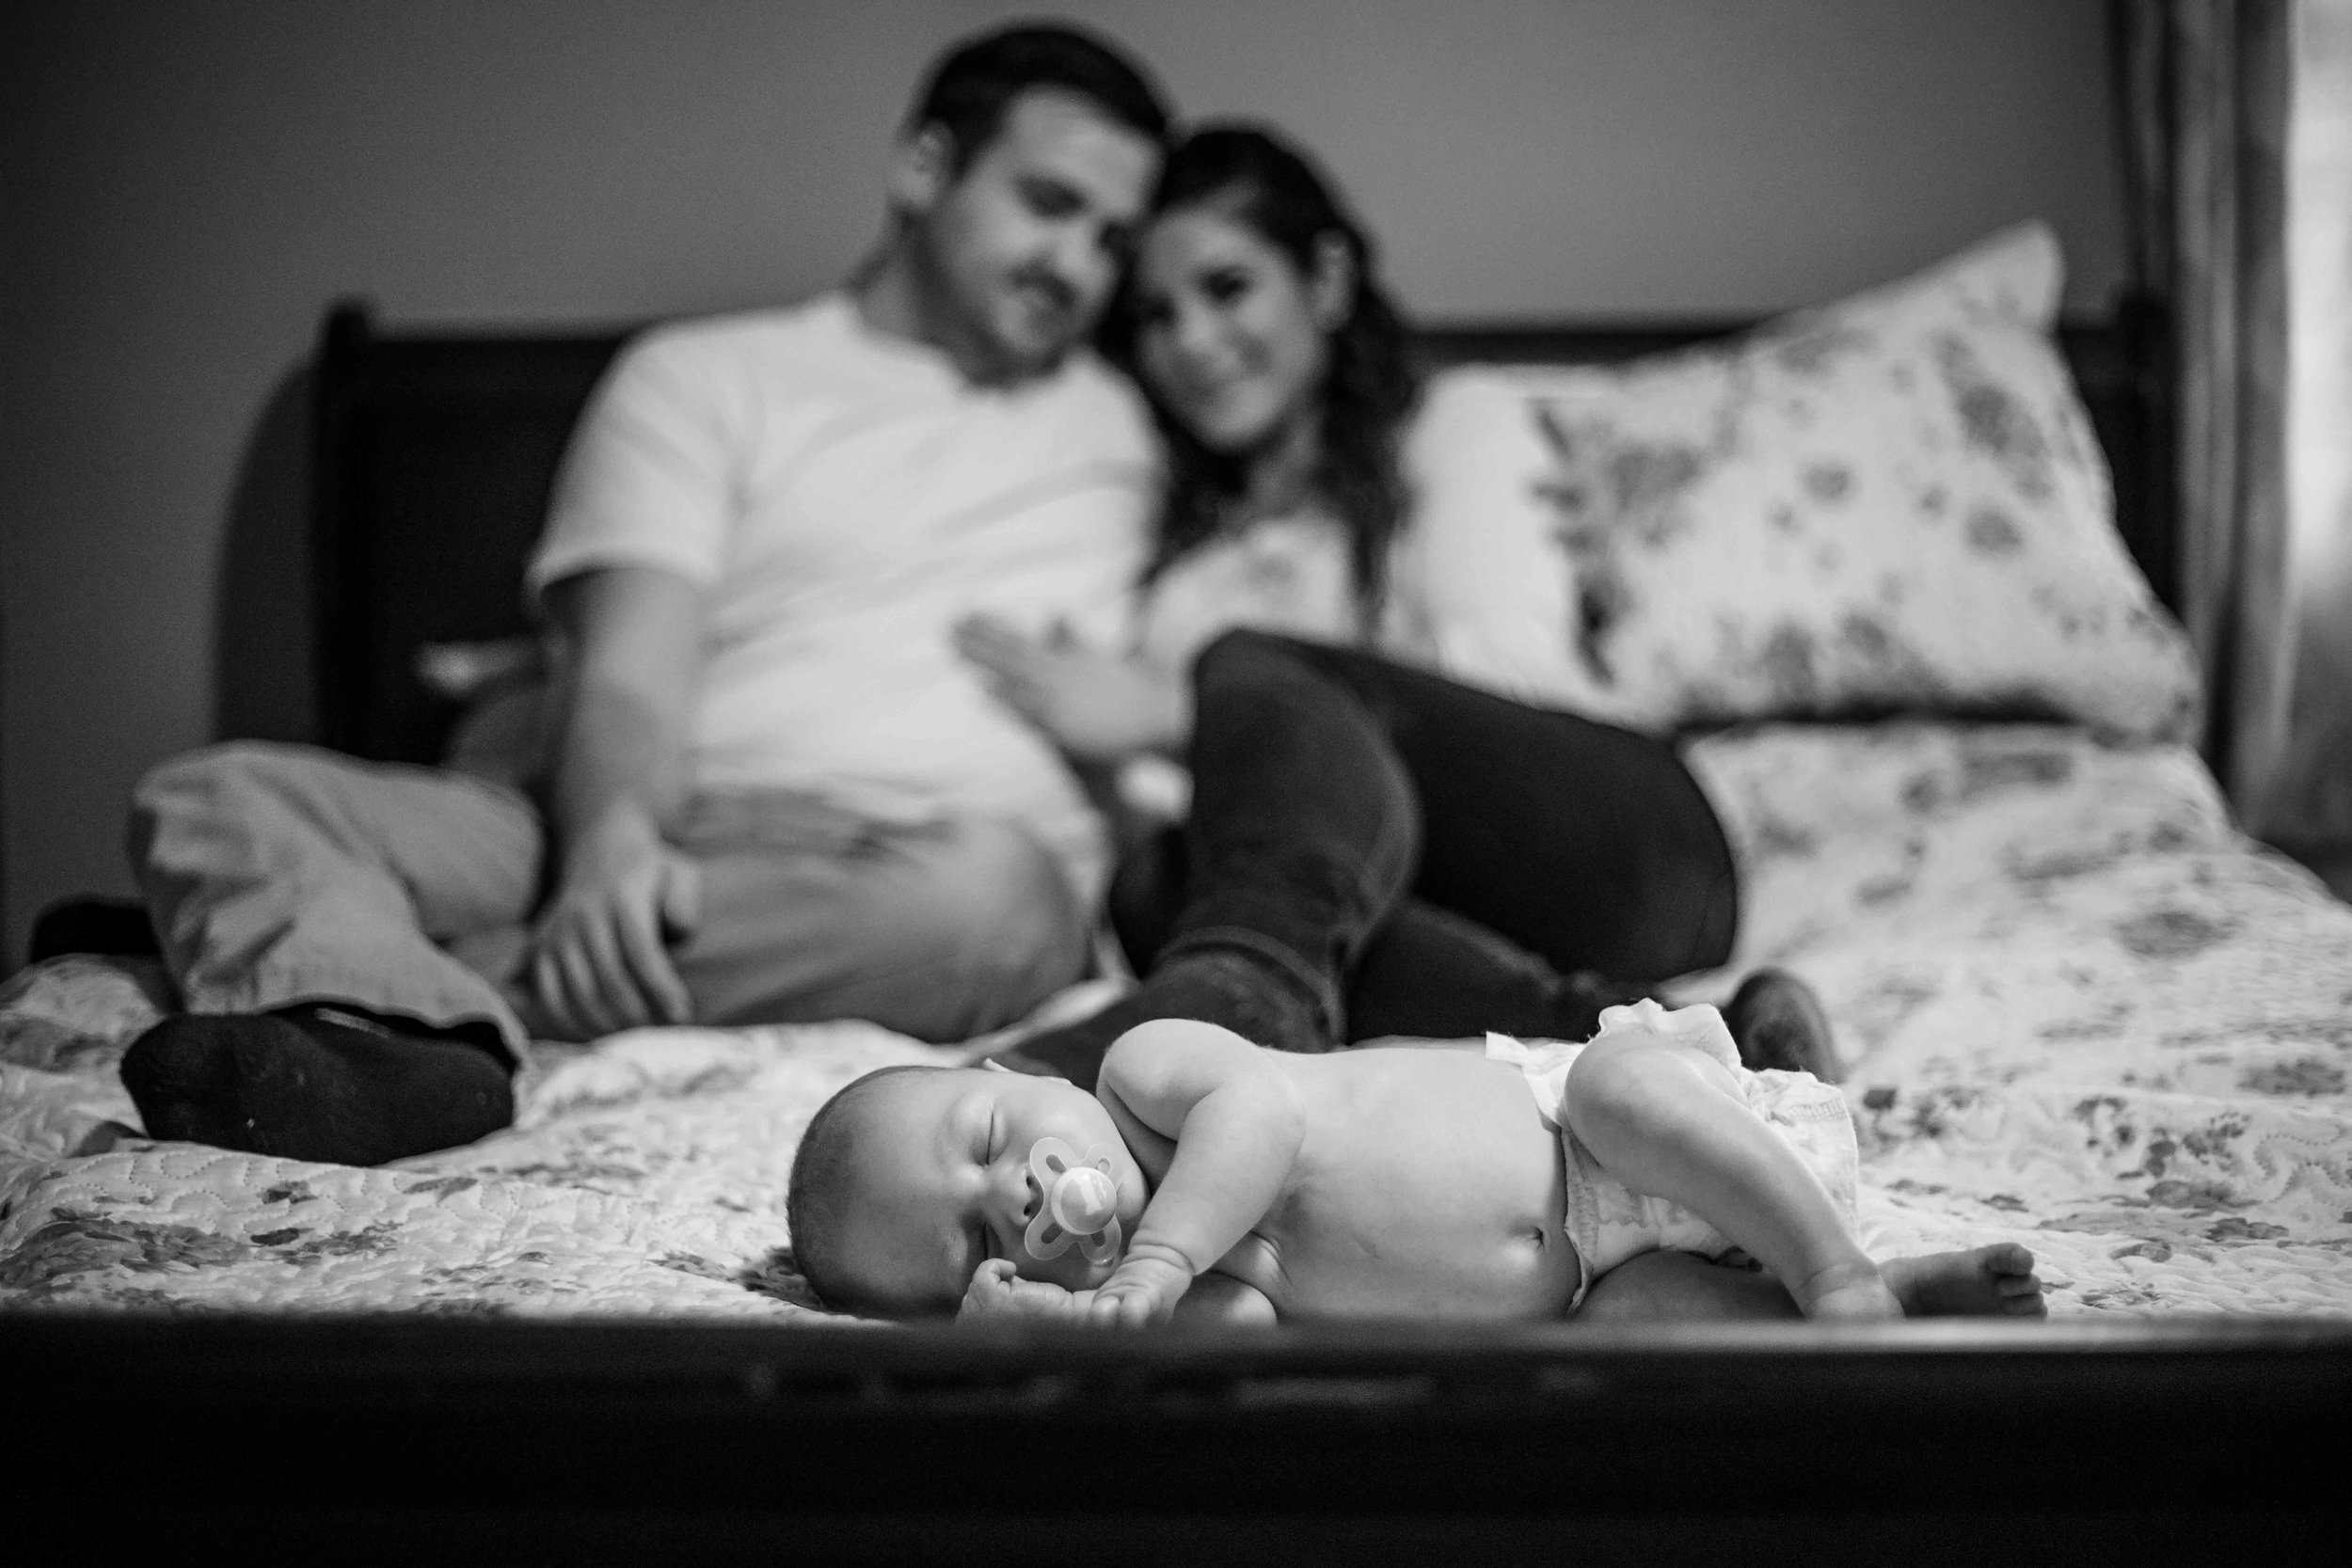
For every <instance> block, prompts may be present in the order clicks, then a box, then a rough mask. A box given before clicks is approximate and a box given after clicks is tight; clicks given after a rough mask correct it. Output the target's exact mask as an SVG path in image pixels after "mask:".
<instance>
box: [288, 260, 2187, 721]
mask: <svg viewBox="0 0 2352 1568" xmlns="http://www.w3.org/2000/svg"><path fill="white" fill-rule="evenodd" d="M1750 325H1754V323H1753V322H1749V321H1731V320H1716V321H1687V322H1677V323H1653V324H1646V325H1622V324H1621V325H1578V324H1574V323H1565V322H1564V323H1549V324H1546V323H1523V324H1512V325H1482V326H1468V325H1465V326H1448V327H1438V328H1434V329H1431V330H1428V331H1425V332H1424V333H1423V334H1422V349H1423V352H1424V355H1425V356H1426V357H1427V359H1428V361H1429V362H1430V363H1431V364H1433V365H1436V366H1444V365H1451V364H1461V363H1467V362H1474V361H1494V362H1505V363H1528V364H1597V363H1609V362H1613V361H1616V360H1622V359H1628V358H1631V357H1634V356H1639V355H1643V354H1649V353H1654V352H1657V351H1659V350H1661V349H1668V348H1676V347H1681V346H1684V345H1687V344H1690V343H1692V342H1698V341H1704V340H1706V339H1708V338H1711V337H1717V336H1720V335H1722V334H1724V333H1727V332H1735V331H1739V330H1741V329H1742V328H1744V327H1747V326H1750ZM627 338H628V329H624V328H618V327H616V328H612V329H609V330H603V331H582V332H574V333H565V334H531V333H516V334H512V335H506V334H500V335H474V334H460V333H453V332H437V331H421V330H410V329H396V330H389V331H388V330H385V329H383V328H381V327H379V326H378V325H377V324H376V322H375V321H374V319H373V315H372V313H371V312H370V311H369V310H368V309H367V308H366V307H365V306H362V305H357V304H344V305H341V306H338V307H337V308H336V309H334V310H333V311H332V312H330V313H329V315H328V316H327V318H326V326H325V330H324V332H323V335H322V337H321V341H320V346H319V354H318V375H317V387H318V402H317V406H316V424H315V427H314V429H315V440H316V451H315V455H316V459H317V460H316V463H315V465H314V467H313V473H314V475H315V483H316V491H315V496H314V506H313V513H312V521H313V529H314V533H313V545H312V549H313V561H314V570H315V580H314V590H313V592H314V605H315V616H316V623H315V624H316V627H317V642H316V658H317V668H318V693H319V712H318V733H319V737H320V739H321V740H322V741H324V742H325V743H326V745H329V746H332V747H335V748H336V749H338V750H340V751H343V752H351V753H352V754H354V755H358V756H363V757H372V758H377V759H381V760H387V761H402V762H430V761H434V760H436V759H437V757H438V756H439V754H440V748H441V743H442V740H443V737H444V736H445V734H446V732H447V729H448V726H449V722H450V720H451V718H452V714H451V712H450V710H449V707H448V705H447V704H446V703H445V702H443V701H442V700H441V699H439V698H438V697H437V696H436V695H434V694H433V693H432V692H431V691H429V690H428V689H426V688H425V687H424V686H423V685H422V684H421V682H420V681H419V680H418V678H417V675H416V673H415V660H416V651H417V649H418V647H419V646H420V645H421V644H422V643H425V642H429V641H471V640H478V639H489V638H498V637H505V636H511V635H513V634H515V633H517V632H520V631H523V630H524V629H526V628H525V625H524V619H523V611H522V602H521V588H520V584H521V580H522V566H523V562H524V559H525V557H526V556H527V554H528V553H529V551H530V548H531V546H532V542H533V541H534V540H535V539H536V538H537V536H538V532H539V530H540V527H541V524H542V521H543V519H544V517H545V514H546V511H547V503H548V489H549V487H550V484H551V483H552V481H553V479H554V475H555V469H556V466H557V464H558V463H559V462H560V461H561V460H562V457H563V453H564V442H565V440H566V439H567V438H568V436H569V435H570V432H571V428H572V424H573V422H574V420H577V419H578V418H579V415H580V407H581V405H582V404H584V403H585V402H586V401H587V398H588V394H589V392H590V391H591V390H592V389H593V388H594V387H595V386H596V379H597V377H598V376H600V375H601V374H602V373H603V372H604V369H605V367H606V365H607V364H609V363H610V362H611V361H612V356H613V355H614V353H615V352H617V351H618V349H619V348H620V346H621V344H622V343H623V342H624V341H626V340H627ZM2168 345H2169V338H2168V336H2167V333H2166V330H2165V325H2164V321H2163V318H2162V316H2161V313H2160V312H2159V311H2158V310H2157V309H2155V308H2154V307H2153V306H2152V305H2151V304H2149V303H2147V302H2145V301H2139V300H2133V301H2127V302H2126V303H2125V304H2124V306H2123V307H2122V309H2119V310H2118V311H2117V312H2116V314H2115V316H2114V317H2113V319H2111V320H2108V321H2104V322H2078V323H2072V324H2069V325H2066V326H2065V327H2064V328H2063V329H2062V330H2061V332H2060V346H2061V348H2062V349H2063V351H2064V353H2065V355H2066V357H2067V360H2068V362H2069V364H2070V365H2071V366H2072V367H2073V370H2074V377H2075V380H2076V383H2077V385H2078V386H2079V387H2080V388H2081V390H2082V394H2083V401H2084V403H2085V404H2086V406H2087V407H2088V408H2089V409H2090V418H2091V422H2092V424H2093V425H2094V426H2095V427H2096V428H2097V431H2098V434H2099V439H2100V442H2101V444H2102V445H2103V446H2104V447H2105V448H2106V453H2107V459H2108V463H2109V466H2110V467H2111V469H2112V471H2113V473H2114V475H2115V488H2116V503H2117V504H2116V512H2117V522H2118V526H2119V528H2120V530H2121V531H2122V535H2123V540H2124V543H2125V545H2126V546H2128V547H2129V548H2130V550H2131V552H2132V554H2133V556H2134V557H2135V558H2136V559H2137V561H2138V562H2139V566H2140V570H2141V571H2142V572H2144V573H2145V574H2146V575H2147V577H2148V579H2149V581H2150V583H2151V584H2152V585H2153V587H2154V589H2155V591H2156V593H2157V594H2158V595H2159V596H2160V597H2161V598H2163V599H2164V600H2165V602H2166V603H2167V604H2174V605H2175V608H2177V605H2176V602H2175V597H2174V594H2175V581H2176V568H2175V564H2174V562H2175V549H2176V546H2175V531H2174V525H2173V507H2172V500H2171V497H2172V484H2171V443H2170V441H2169V438H2168V435H2167V433H2168V431H2169V376H2168V375H2167V374H2166V368H2167V366H2168V364H2169V346H2168Z"/></svg>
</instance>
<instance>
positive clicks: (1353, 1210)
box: [789, 1002, 2044, 1326]
mask: <svg viewBox="0 0 2352 1568" xmlns="http://www.w3.org/2000/svg"><path fill="white" fill-rule="evenodd" d="M1856 1169H1857V1159H1856V1153H1855V1146H1854V1134H1853V1126H1852V1122H1851V1119H1850V1117H1848V1115H1847V1112H1846V1106H1845V1101H1844V1099H1843V1098H1842V1097H1841V1096H1840V1095H1839V1093H1838V1091H1837V1090H1836V1087H1835V1086H1834V1085H1828V1084H1824V1083H1822V1082H1820V1080H1819V1079H1816V1078H1814V1077H1812V1076H1811V1075H1810V1074H1807V1073H1802V1072H1781V1071H1762V1072H1751V1071H1748V1070H1746V1069H1742V1068H1741V1067H1740V1065H1739V1058H1738V1055H1737V1053H1736V1051H1735V1049H1734V1046H1733V1044H1732V1040H1731V1037H1730V1034H1729V1032H1728V1031H1727V1030H1726V1029H1725V1028H1724V1022H1723V1020H1722V1017H1721V1016H1720V1015H1719V1014H1718V1013H1717V1012H1716V1010H1715V1009H1714V1008H1713V1007H1710V1006H1692V1007H1684V1008H1680V1009H1676V1010H1669V1009H1667V1008H1664V1007H1661V1006H1659V1005H1658V1004H1657V1003H1655V1002H1642V1003H1639V1004H1637V1005H1635V1006H1629V1007H1612V1008H1610V1009H1609V1010H1608V1011H1606V1012H1604V1013H1603V1014H1602V1015H1601V1027H1600V1030H1599V1033H1597V1035H1596V1036H1595V1037H1593V1038H1592V1040H1591V1041H1590V1042H1588V1043H1585V1044H1581V1045H1571V1044H1557V1043H1550V1042H1539V1043H1532V1044H1531V1043H1522V1042H1520V1041H1518V1040H1515V1039H1511V1038H1509V1037H1504V1036H1501V1035H1490V1036H1488V1037H1487V1040H1486V1051H1485V1052H1484V1053H1478V1052H1474V1051H1459V1050H1454V1051H1449V1050H1431V1049H1424V1048H1406V1047H1397V1048H1371V1049H1365V1050H1358V1051H1346V1052H1339V1053H1331V1054H1328V1055H1298V1054H1292V1053H1279V1052H1274V1051H1268V1050H1263V1049H1261V1048H1260V1047H1258V1046H1255V1045H1252V1044H1251V1043H1250V1042H1249V1041H1248V1040H1246V1039H1244V1038H1242V1037H1240V1036H1238V1035H1235V1034H1233V1033H1232V1032H1231V1031H1229V1030H1226V1029H1223V1028H1220V1027H1218V1026H1216V1025H1215V1024H1210V1023H1200V1022H1191V1021H1186V1020H1157V1021H1154V1022H1147V1023H1143V1024H1140V1025H1138V1026H1136V1028H1134V1029H1131V1030H1129V1031H1128V1032H1127V1033H1126V1034H1124V1035H1122V1036H1121V1037H1120V1038H1119V1040H1118V1041H1117V1042H1116V1043H1115V1044H1114V1045H1113V1046H1112V1047H1111V1049H1110V1053H1109V1054H1108V1055H1107V1056H1106V1057H1105V1058H1104V1063H1103V1070H1102V1075H1101V1079H1100V1081H1099V1083H1098V1085H1097V1087H1096V1089H1095V1091H1094V1092H1093V1093H1089V1092H1087V1091H1085V1090H1083V1089H1080V1088H1078V1087H1076V1086H1074V1085H1071V1084H1068V1083H1065V1082H1063V1081H1061V1080H1059V1079H1053V1078H1035V1077H1027V1076H1024V1075H1021V1074H1018V1073H1011V1072H1006V1071H991V1070H984V1069H946V1068H920V1067H914V1068H908V1067H902V1068H885V1069H882V1070H881V1071H878V1072H872V1073H868V1074H867V1075H866V1076H865V1077H863V1078H860V1079H858V1080H857V1081H856V1082H855V1083H852V1084H850V1085H849V1086H848V1087H847V1088H844V1089H843V1090H842V1091H841V1092H840V1093H839V1094H837V1095H835V1096H834V1098H833V1099H832V1100H830V1101H827V1102H826V1104H825V1105H824V1107H823V1108H822V1109H821V1110H819V1111H818V1114H817V1116H816V1117H815V1119H814V1120H812V1121H811V1122H810V1124H809V1129H808V1132H807V1134H806V1136H805V1137H804V1138H803V1141H802V1144H801V1148H800V1151H799V1154H798V1155H797V1156H796V1159H795V1162H794V1164H793V1170H792V1187H791V1193H790V1198H789V1208H790V1223H791V1228H792V1240H793V1246H794V1251H795V1253H796V1255H797V1257H798V1259H799V1261H800V1264H801V1267H802V1269H803V1271H804V1272H805V1273H806V1275H807V1276H808V1279H809V1282H810V1284H811V1285H812V1286H813V1287H814V1288H815V1289H816V1291H818V1294H819V1295H820V1296H821V1297H823V1299H824V1300H825V1301H826V1302H827V1303H828V1304H829V1305H831V1306H833V1307H839V1308H843V1309H848V1310H853V1311H859V1312H866V1313H872V1314H876V1315H880V1316H884V1317H915V1316H922V1315H946V1314H948V1313H959V1314H960V1315H961V1316H963V1317H965V1318H983V1317H1002V1316H1018V1317H1036V1318H1048V1319H1062V1320H1066V1321H1070V1322H1074V1323H1096V1324H1102V1325H1105V1326H1126V1325H1142V1324H1147V1323H1156V1322H1159V1321H1161V1320H1164V1319H1167V1318H1168V1317H1169V1316H1170V1315H1172V1314H1178V1313H1181V1314H1183V1315H1184V1316H1185V1317H1186V1318H1192V1317H1196V1316H1197V1317H1203V1318H1213V1319H1218V1320H1222V1321H1227V1322H1244V1323H1273V1322H1276V1321H1279V1320H1283V1319H1290V1318H1314V1317H1347V1316H1357V1317H1362V1316H1379V1317H1424V1316H1425V1317H1441V1318H1482V1319H1548V1318H1556V1317H1559V1316H1561V1315H1562V1314H1564V1313H1565V1312H1569V1311H1572V1310H1574V1309H1575V1308H1576V1307H1578V1306H1579V1305H1580V1304H1581V1302H1582V1301H1583V1300H1584V1297H1585V1294H1586V1292H1587V1291H1590V1290H1591V1289H1592V1287H1593V1285H1594V1283H1595V1281H1597V1280H1598V1279H1599V1278H1600V1277H1601V1276H1602V1275H1606V1274H1608V1273H1609V1272H1610V1271H1611V1270H1613V1269H1615V1268H1617V1267H1618V1266H1619V1265H1620V1264H1623V1263H1625V1262H1627V1261H1628V1260H1629V1259H1635V1258H1639V1257H1644V1256H1645V1255H1651V1254H1660V1253H1682V1254H1692V1255H1696V1256H1697V1257H1700V1258H1705V1259H1716V1260H1727V1259H1736V1260H1742V1261H1747V1262H1750V1263H1752V1264H1754V1265H1759V1266H1760V1267H1761V1268H1762V1269H1763V1270H1765V1271H1767V1273H1768V1275H1769V1280H1770V1281H1772V1282H1777V1283H1776V1286H1774V1285H1772V1284H1770V1283H1767V1282H1764V1281H1761V1280H1759V1281H1758V1288H1759V1289H1760V1290H1762V1291H1765V1292H1766V1300H1767V1302H1768V1305H1776V1306H1777V1307H1779V1309H1780V1310H1781V1311H1783V1312H1786V1311H1787V1310H1788V1307H1789V1304H1790V1303H1792V1302H1793V1304H1794V1307H1796V1309H1797V1310H1799V1311H1802V1312H1803V1313H1804V1315H1805V1316H1807V1317H1813V1318H1858V1319H1885V1318H1899V1317H1904V1316H1907V1315H1909V1316H1917V1315H1923V1314H1937V1315H1942V1314H1982V1315H1991V1316H2010V1317H2036V1316H2040V1315H2042V1312H2043V1311H2044V1307H2043V1304H2042V1283H2041V1281H2040V1280H2039V1279H2038V1278H2036V1277H2035V1275H2034V1274H2033V1272H2032V1271H2033V1256H2032V1254H2030V1253H2029V1252H2027V1251H2026V1249H2025V1248H2024V1247H2021V1246H2017V1245H2015V1244H2013V1243H2003V1244H1998V1245H1994V1246H1984V1247H1978V1248H1976V1249H1974V1250H1971V1251H1966V1252H1949V1253H1938V1254H1933V1255H1931V1256H1926V1257H1915V1258H1899V1259H1889V1260H1886V1261H1883V1262H1881V1261H1873V1260H1872V1259H1870V1258H1869V1257H1867V1255H1866V1254H1865V1253H1864V1252H1863V1250H1862V1248H1861V1247H1860V1245H1859V1244H1858V1243H1856V1242H1855V1240H1854V1235H1853V1228H1852V1219H1853V1204H1854V1188H1855V1180H1856ZM1742 1255H1743V1256H1742ZM1707 1272H1708V1273H1709V1274H1718V1275H1720V1274H1725V1273H1727V1272H1728V1271H1722V1270H1709V1271H1707Z"/></svg>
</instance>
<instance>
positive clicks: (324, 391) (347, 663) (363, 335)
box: [310, 295, 375, 752]
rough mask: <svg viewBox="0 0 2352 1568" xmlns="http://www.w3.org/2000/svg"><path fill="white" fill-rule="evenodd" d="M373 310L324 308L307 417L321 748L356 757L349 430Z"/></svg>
mask: <svg viewBox="0 0 2352 1568" xmlns="http://www.w3.org/2000/svg"><path fill="white" fill-rule="evenodd" d="M374 331H375V328H374V322H373V306H372V305H371V304H370V303H369V302H368V301H367V300H365V299H360V298H355V297H352V296H349V295H346V296H344V297H343V298H342V299H338V300H337V301H335V303H334V304H333V305H331V306H329V307H328V308H327V312H326V321H325V322H324V323H322V324H321V325H320V328H319V341H318V349H317V351H316V363H315V373H314V375H313V377H312V388H313V402H312V404H311V410H310V615H311V620H310V628H311V630H310V657H311V662H312V665H313V673H314V675H315V679H314V681H313V683H312V689H313V691H314V692H315V697H314V699H313V700H314V701H315V702H316V704H317V709H316V713H315V718H316V721H317V734H318V737H319V740H320V743H321V744H323V745H326V746H330V747H333V748H334V749H335V750H337V751H341V752H349V751H353V750H355V749H356V744H355V743H356V742H357V740H358V717H359V716H358V714H356V713H355V712H354V711H353V707H352V701H351V699H352V694H353V693H354V692H356V691H358V690H360V689H363V687H364V679H365V668H366V660H367V635H368V634H367V628H366V626H364V625H363V624H361V623H360V620H359V616H358V607H359V604H360V603H361V597H360V595H359V594H358V593H356V592H355V590H356V589H357V587H358V584H357V583H355V581H354V574H355V572H357V571H358V570H361V569H363V563H362V562H359V561H358V560H357V559H355V557H354V555H353V541H354V539H355V538H357V537H358V534H357V531H356V530H355V528H354V527H353V518H352V515H351V514H352V511H353V509H354V507H356V506H357V505H358V496H357V494H356V490H355V486H354V484H353V483H352V473H351V462H350V427H351V417H352V405H353V403H354V401H355V392H356V388H357V383H358V380H359V371H360V366H361V364H362V362H363V361H364V359H365V358H366V355H367V349H368V345H369V342H370V341H371V340H372V339H373V336H374Z"/></svg>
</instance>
